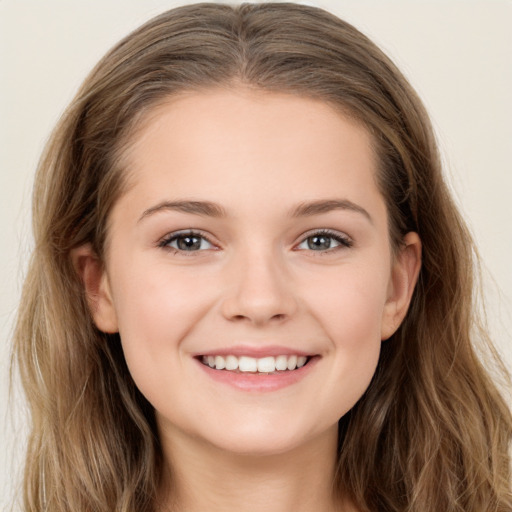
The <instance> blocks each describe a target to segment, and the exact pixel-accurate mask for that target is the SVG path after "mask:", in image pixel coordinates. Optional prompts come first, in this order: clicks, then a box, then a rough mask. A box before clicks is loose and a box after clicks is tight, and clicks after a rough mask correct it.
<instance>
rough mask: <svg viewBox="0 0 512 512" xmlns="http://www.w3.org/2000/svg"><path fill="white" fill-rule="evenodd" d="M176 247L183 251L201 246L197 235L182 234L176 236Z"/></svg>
mask: <svg viewBox="0 0 512 512" xmlns="http://www.w3.org/2000/svg"><path fill="white" fill-rule="evenodd" d="M178 247H179V248H180V249H181V250H183V251H191V250H197V249H199V248H200V247H201V238H200V237H198V236H182V237H180V238H178Z"/></svg>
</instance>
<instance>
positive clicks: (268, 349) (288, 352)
mask: <svg viewBox="0 0 512 512" xmlns="http://www.w3.org/2000/svg"><path fill="white" fill-rule="evenodd" d="M315 355H316V354H314V353H311V352H304V351H303V350H298V349H296V348H290V347H284V346H280V345H268V346H264V345H258V346H253V345H235V346H233V347H225V348H218V349H214V350H209V351H207V352H201V353H200V354H195V355H194V357H201V356H224V357H225V356H235V357H242V356H247V357H254V358H256V359H260V358H262V357H269V356H272V357H277V356H305V357H313V356H315Z"/></svg>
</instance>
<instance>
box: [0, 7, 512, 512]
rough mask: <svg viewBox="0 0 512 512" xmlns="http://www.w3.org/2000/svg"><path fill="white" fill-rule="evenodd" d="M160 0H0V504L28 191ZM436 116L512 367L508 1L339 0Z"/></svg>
mask: <svg viewBox="0 0 512 512" xmlns="http://www.w3.org/2000/svg"><path fill="white" fill-rule="evenodd" d="M183 3H192V2H173V1H169V0H168V1H164V0H144V1H143V0H123V1H120V0H119V1H112V0H101V1H100V0H87V1H85V0H75V1H69V0H61V1H56V0H45V1H44V2H42V1H40V0H0V243H1V250H0V286H1V288H0V289H1V293H0V336H1V338H0V339H1V344H0V509H2V510H6V509H7V508H8V503H10V501H11V497H12V495H13V494H14V493H15V492H16V489H17V487H18V483H17V482H18V481H19V474H20V470H21V454H22V451H23V446H24V439H25V433H26V425H27V420H26V418H25V416H24V414H25V410H24V407H23V397H22V394H21V392H20V390H19V389H18V386H17V384H16V383H15V385H14V388H13V391H12V395H11V399H10V403H9V401H8V396H9V395H8V388H9V385H8V381H9V378H8V376H9V351H10V334H11V331H12V324H13V320H14V317H15V310H16V305H17V302H18V299H19V294H20V289H21V284H22V279H23V274H24V271H25V268H26V263H27V259H28V257H29V254H30V250H31V234H30V195H31V184H32V180H33V175H34V170H35V167H36V165H37V161H38V157H39V155H40V153H41V150H42V148H43V146H44V143H45V140H46V139H47V137H48V135H49V133H50V131H51V129H52V127H53V126H54V124H55V122H56V121H57V119H58V117H59V115H60V114H61V113H62V111H63V109H64V108H65V107H66V105H67V104H68V103H69V101H70V100H71V99H72V97H73V95H74V93H75V91H76V89H77V88H78V86H79V84H80V83H81V81H82V80H83V78H84V77H85V75H86V73H87V72H88V71H89V70H90V68H91V67H92V66H93V65H94V64H95V63H96V62H97V60H99V58H100V57H101V56H102V55H103V54H104V53H105V52H106V51H107V50H108V49H109V48H110V47H111V46H112V45H113V44H115V43H116V42H117V41H118V40H119V39H120V38H121V37H123V36H124V35H125V34H127V33H128V32H129V31H131V30H132V29H134V28H135V27H136V26H138V25H139V24H141V23H142V22H144V21H146V20H147V19H149V18H150V17H152V16H153V15H156V14H158V13H160V12H161V11H163V10H165V9H168V8H171V7H174V6H176V5H181V4H183ZM303 3H308V4H311V5H316V6H319V7H324V8H326V9H329V10H331V11H332V12H334V13H335V14H337V15H339V16H340V17H342V18H344V19H346V20H347V21H349V22H352V23H353V24H354V25H355V26H356V27H358V28H359V29H360V30H362V31H363V32H364V33H366V34H367V35H369V36H370V37H371V38H372V39H373V40H374V41H375V42H377V43H378V44H379V45H380V46H381V47H382V48H383V49H384V50H385V51H386V52H387V53H388V54H389V55H390V56H391V57H392V58H393V59H394V60H395V62H396V63H397V64H398V66H399V67H400V68H401V69H402V71H403V72H404V73H405V74H406V76H407V77H408V78H409V79H410V81H411V82H412V84H413V86H414V87H415V88H416V89H417V90H418V92H419V94H420V96H421V97H422V99H423V100H424V102H425V104H426V106H427V108H428V110H429V111H430V113H431V116H432V119H433V123H434V126H435V129H436V132H437V134H438V138H439V142H440V146H441V149H442V153H443V158H444V161H445V168H446V173H447V175H448V179H449V181H450V183H451V186H452V188H453V191H454V195H455V197H456V200H457V202H458V204H459V205H460V208H461V209H462V211H463V213H464V215H465V217H466V219H467V221H468V223H469V225H470V227H471V230H472V232H473V233H474V236H475V238H476V240H477V243H478V246H479V249H480V252H481V256H482V259H483V262H484V290H485V294H486V297H487V300H488V317H489V323H490V327H491V332H492V334H493V336H494V339H495V342H496V344H497V345H498V348H499V350H500V351H501V352H502V354H503V355H504V357H505V360H506V362H507V364H508V365H512V342H511V339H512V337H511V334H510V333H511V331H512V314H511V310H512V271H511V265H512V264H511V256H512V229H511V225H512V198H511V195H512V122H511V120H512V95H511V91H512V31H511V30H510V27H511V26H512V2H510V1H504V0H502V1H499V0H480V1H477V0H437V1H434V0H430V1H426V0H422V1H420V0H395V1H388V0H374V1H365V0H350V1H349V0H337V1H334V0H332V1H328V0H324V1H319V2H303Z"/></svg>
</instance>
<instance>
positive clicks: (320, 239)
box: [297, 230, 353, 252]
mask: <svg viewBox="0 0 512 512" xmlns="http://www.w3.org/2000/svg"><path fill="white" fill-rule="evenodd" d="M352 245H353V244H352V240H350V239H349V238H348V237H347V236H344V235H342V234H340V233H337V232H332V231H329V230H322V231H317V232H315V233H312V234H310V235H309V236H308V237H307V238H305V239H304V240H303V241H302V242H301V243H300V244H299V245H298V246H297V249H298V250H309V251H316V252H322V251H329V250H333V249H337V248H339V247H352Z"/></svg>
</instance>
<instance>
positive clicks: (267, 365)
mask: <svg viewBox="0 0 512 512" xmlns="http://www.w3.org/2000/svg"><path fill="white" fill-rule="evenodd" d="M308 359H309V358H308V357H306V356H300V355H279V356H276V357H274V356H267V357H261V358H255V357H249V356H241V357H237V356H234V355H228V356H221V355H210V356H202V357H201V362H202V363H203V364H204V365H206V366H209V367H210V368H213V369H215V370H225V371H230V372H234V373H262V374H269V373H275V372H285V371H293V370H296V369H297V368H302V367H303V366H304V365H305V364H306V363H307V362H308Z"/></svg>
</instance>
